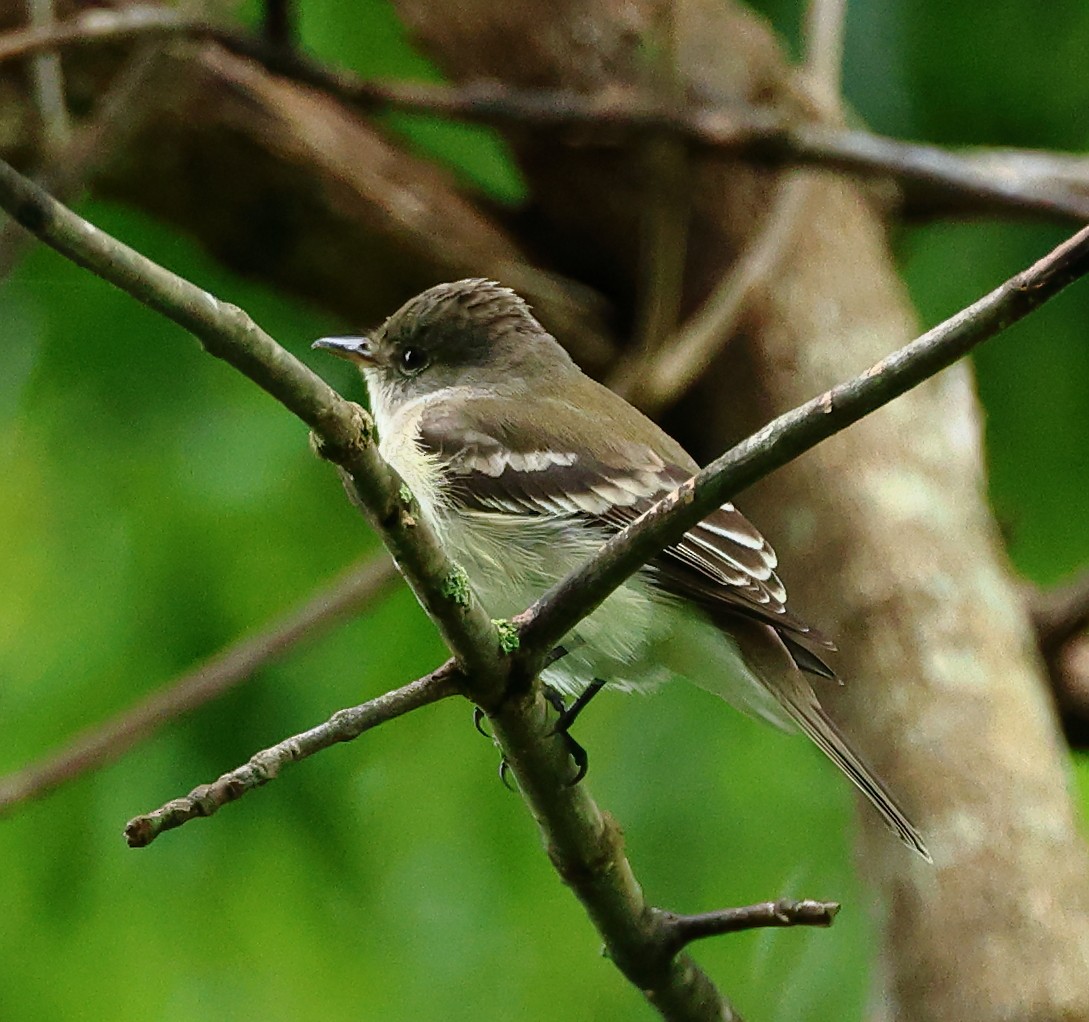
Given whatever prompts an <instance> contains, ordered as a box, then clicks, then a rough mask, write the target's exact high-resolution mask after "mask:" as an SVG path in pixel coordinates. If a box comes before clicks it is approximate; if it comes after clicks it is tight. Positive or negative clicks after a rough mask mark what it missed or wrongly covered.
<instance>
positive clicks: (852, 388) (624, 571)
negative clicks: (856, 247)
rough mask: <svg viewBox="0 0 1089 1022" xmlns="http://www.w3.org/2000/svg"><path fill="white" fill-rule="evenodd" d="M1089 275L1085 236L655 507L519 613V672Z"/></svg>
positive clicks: (746, 443) (757, 436)
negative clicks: (688, 546) (743, 508)
mask: <svg viewBox="0 0 1089 1022" xmlns="http://www.w3.org/2000/svg"><path fill="white" fill-rule="evenodd" d="M1087 272H1089V228H1083V229H1082V230H1081V231H1079V232H1078V233H1077V234H1075V235H1074V236H1073V237H1071V238H1068V239H1067V240H1066V241H1064V242H1063V243H1062V244H1061V245H1059V246H1057V247H1056V248H1054V249H1053V250H1052V251H1051V252H1049V253H1048V254H1047V255H1046V256H1044V257H1043V258H1042V259H1040V260H1038V261H1037V262H1036V263H1034V264H1033V265H1032V266H1031V267H1029V268H1028V269H1027V270H1024V271H1022V272H1021V273H1018V274H1017V275H1016V276H1014V277H1011V278H1010V279H1009V280H1007V281H1006V282H1005V283H1003V284H1002V285H1000V286H999V287H997V288H996V289H995V290H994V291H992V292H991V293H990V294H988V295H985V296H984V297H983V298H981V299H979V300H978V301H977V302H975V303H973V304H972V305H970V306H968V307H967V308H965V309H962V310H961V311H960V312H958V313H957V314H956V315H955V316H952V317H951V318H950V319H948V320H946V321H945V322H944V323H941V324H940V325H938V326H936V327H934V328H933V329H932V330H929V331H927V332H926V333H925V334H923V335H922V336H920V337H918V338H916V339H915V340H914V341H912V342H911V343H910V344H907V345H905V346H904V347H903V348H900V349H899V350H898V351H896V352H893V353H892V354H891V355H888V356H886V357H885V358H883V359H882V360H881V361H880V362H878V363H876V364H875V365H873V366H871V367H870V368H869V369H867V370H866V371H865V372H863V373H862V374H861V375H860V376H857V377H855V378H854V379H852V380H849V381H847V382H845V383H841V384H839V385H838V386H836V387H833V388H832V389H831V390H829V391H826V392H825V393H824V394H821V395H819V396H818V397H815V398H813V399H811V400H810V401H807V402H806V403H805V404H803V405H800V406H799V407H797V408H795V409H793V410H791V411H789V412H786V413H785V414H783V415H780V416H779V417H778V418H777V419H774V420H773V421H772V422H770V423H768V424H767V425H766V426H764V427H763V429H761V430H759V431H758V432H756V433H754V434H753V435H752V436H751V437H749V438H748V439H747V440H743V441H742V442H741V443H739V444H737V445H736V446H735V447H733V448H731V449H730V450H729V451H727V452H726V453H725V454H723V455H722V456H721V457H719V458H716V459H715V460H714V461H713V462H711V464H710V465H708V466H707V467H706V468H704V469H703V470H702V471H700V472H699V473H698V474H697V475H696V476H694V477H693V478H692V479H690V480H689V481H688V482H686V483H684V484H683V485H682V486H680V487H678V488H677V489H676V490H674V491H673V492H672V493H671V494H669V495H668V496H666V497H664V498H663V499H662V500H660V501H658V502H657V503H656V504H655V505H654V506H653V507H651V508H650V509H649V510H647V511H646V512H645V513H644V514H643V515H641V516H640V517H639V518H638V519H637V520H636V521H635V522H633V523H632V524H631V525H629V526H628V527H627V528H626V529H624V530H623V531H622V532H620V533H618V534H617V535H615V536H613V537H612V538H611V539H609V540H608V541H607V542H606V543H604V544H603V545H602V546H601V548H600V549H599V550H598V552H597V553H596V554H595V555H594V557H593V558H591V559H590V560H589V561H587V562H586V563H585V564H584V565H582V567H580V568H577V569H576V570H575V571H573V572H571V574H569V575H568V576H567V577H566V578H565V579H563V580H562V581H561V582H559V583H558V584H557V585H555V586H553V587H552V589H550V590H549V591H548V592H547V593H545V595H544V596H542V597H541V598H540V599H539V600H538V601H537V602H536V603H535V604H534V605H533V607H531V608H530V609H529V610H528V611H527V612H526V613H525V614H523V615H521V616H520V617H519V619H518V620H519V621H520V622H521V625H522V631H521V636H522V644H521V648H520V649H519V651H518V654H517V655H518V657H519V659H521V660H522V666H523V670H525V671H527V672H529V671H531V670H532V669H533V667H534V665H536V664H539V663H541V662H542V660H543V657H544V656H545V655H547V653H548V652H549V651H550V650H551V649H552V648H553V647H554V646H556V645H557V644H558V643H559V642H560V640H561V639H562V637H563V636H564V635H566V634H567V632H569V631H570V630H571V628H573V627H574V626H575V625H576V624H577V623H578V622H579V621H580V620H581V619H582V618H583V617H585V616H586V615H587V614H589V613H591V612H592V611H593V610H594V609H595V608H596V607H598V606H599V605H600V604H601V602H602V601H603V600H605V599H606V598H607V597H608V596H609V594H610V593H612V592H613V590H614V589H616V588H617V587H618V586H620V585H621V584H623V582H624V580H625V579H627V578H628V576H629V575H631V574H632V572H633V571H635V570H637V569H638V568H639V567H640V566H641V565H643V564H645V563H646V562H647V561H648V560H649V559H650V558H651V557H653V556H654V555H655V554H656V553H657V552H658V551H660V550H661V549H663V548H664V547H665V546H667V545H668V544H670V543H674V542H676V541H677V540H679V539H680V538H681V536H682V535H683V534H684V533H685V532H686V531H687V530H688V529H690V528H692V526H694V525H695V524H696V523H697V522H699V521H701V520H702V519H703V518H704V517H705V516H706V515H708V514H709V513H710V512H711V511H713V510H714V509H715V508H717V507H719V506H720V505H721V504H723V503H724V502H725V501H727V500H729V499H730V498H731V497H733V496H734V495H735V494H736V493H737V492H738V491H740V490H743V489H744V488H745V487H746V486H749V485H751V484H752V483H754V482H756V481H757V480H759V479H762V478H763V477H764V476H766V475H768V474H769V473H770V472H773V471H774V470H775V469H777V468H781V467H782V466H783V465H785V464H787V462H789V461H792V460H793V459H794V458H796V457H798V456H799V455H800V454H803V453H804V452H805V451H807V450H809V449H810V448H811V447H815V446H816V445H817V444H818V443H820V442H821V441H822V440H825V439H827V438H828V437H830V436H832V435H833V434H834V433H838V432H839V431H840V430H842V429H845V428H846V427H847V426H849V425H851V424H852V423H854V422H857V421H858V420H859V419H861V418H863V417H864V416H866V415H868V414H869V413H870V412H873V411H875V410H876V409H877V408H880V407H881V406H882V405H884V404H887V403H888V402H890V401H892V400H893V399H894V398H896V397H899V396H900V395H901V394H904V393H906V392H907V391H908V390H911V389H912V388H913V387H916V386H918V385H919V384H920V383H922V382H923V381H924V380H927V379H929V378H930V377H931V376H934V375H935V374H936V373H938V372H940V371H941V370H942V369H945V368H946V367H948V366H950V365H952V364H953V363H954V362H956V361H957V360H958V359H960V358H962V357H963V356H964V355H966V354H967V353H968V352H969V351H970V350H971V349H972V348H974V347H975V346H976V345H978V344H980V343H982V342H983V341H985V340H987V339H989V338H991V337H993V336H995V335H996V334H997V333H999V332H1000V331H1002V330H1004V329H1006V328H1007V327H1009V326H1010V325H1012V324H1013V323H1016V322H1017V321H1018V320H1020V319H1023V318H1024V317H1025V316H1027V315H1028V314H1029V313H1030V312H1032V311H1033V310H1034V309H1036V308H1037V307H1039V306H1040V305H1041V304H1043V303H1044V302H1045V301H1047V300H1048V299H1049V298H1052V297H1054V296H1055V295H1056V294H1058V293H1059V292H1060V291H1061V290H1063V288H1065V287H1066V286H1067V285H1069V284H1071V283H1073V282H1074V281H1075V280H1077V279H1078V278H1079V277H1082V276H1084V275H1085V274H1086V273H1087Z"/></svg>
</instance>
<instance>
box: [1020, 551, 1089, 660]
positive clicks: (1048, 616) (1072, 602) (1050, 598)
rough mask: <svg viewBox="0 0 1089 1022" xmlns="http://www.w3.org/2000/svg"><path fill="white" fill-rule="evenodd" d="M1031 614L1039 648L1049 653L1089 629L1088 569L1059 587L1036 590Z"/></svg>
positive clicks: (1031, 599)
mask: <svg viewBox="0 0 1089 1022" xmlns="http://www.w3.org/2000/svg"><path fill="white" fill-rule="evenodd" d="M1029 613H1030V614H1031V615H1032V623H1033V625H1034V626H1035V627H1036V640H1037V642H1038V643H1039V645H1040V650H1041V652H1042V653H1043V654H1044V656H1045V657H1046V656H1049V655H1051V654H1052V653H1054V652H1055V651H1056V650H1058V649H1059V648H1060V647H1061V646H1063V645H1065V644H1066V643H1067V642H1068V641H1069V640H1070V639H1072V638H1073V637H1074V636H1075V635H1076V634H1077V633H1078V632H1081V631H1084V630H1085V629H1086V628H1089V571H1085V572H1083V573H1082V574H1080V575H1078V576H1076V577H1075V578H1074V579H1073V580H1071V581H1070V582H1067V583H1066V584H1065V585H1062V586H1059V587H1058V588H1056V589H1051V590H1047V591H1043V592H1036V593H1034V594H1033V595H1032V596H1031V597H1030V599H1029Z"/></svg>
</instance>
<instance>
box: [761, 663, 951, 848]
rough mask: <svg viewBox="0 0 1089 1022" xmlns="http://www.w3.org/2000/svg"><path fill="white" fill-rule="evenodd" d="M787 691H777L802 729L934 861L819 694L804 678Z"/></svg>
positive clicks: (896, 828)
mask: <svg viewBox="0 0 1089 1022" xmlns="http://www.w3.org/2000/svg"><path fill="white" fill-rule="evenodd" d="M794 681H795V683H794V684H791V685H790V686H789V690H788V691H787V692H785V693H779V692H777V693H775V694H776V695H777V696H778V698H779V701H780V703H781V704H782V706H783V709H785V710H786V711H787V713H788V714H789V716H790V718H791V720H793V721H794V722H795V723H796V724H797V725H798V727H799V728H801V730H802V731H804V732H805V733H806V734H807V735H808V736H809V737H810V738H811V739H812V740H813V744H814V745H816V746H817V748H818V749H820V750H821V752H823V753H824V754H825V755H826V756H827V757H828V758H829V759H830V760H831V761H832V762H833V763H835V764H836V766H838V767H839V768H840V770H842V771H843V773H844V774H846V775H847V777H848V778H849V779H850V781H851V783H852V784H854V786H855V787H856V788H858V790H859V791H861V792H862V794H863V795H865V796H866V798H868V799H869V800H870V803H871V804H872V805H873V807H874V808H875V809H876V810H877V811H878V812H879V813H880V814H881V818H882V819H883V820H884V821H885V823H886V824H888V826H889V827H890V828H891V830H892V831H893V832H894V833H895V834H896V836H897V837H898V838H899V839H900V840H901V841H903V842H904V844H905V845H907V846H908V847H909V848H913V849H914V850H915V851H916V852H918V853H919V854H920V855H921V856H922V857H923V858H924V859H926V861H927V862H933V861H934V860H933V859H932V858H931V857H930V852H929V851H928V850H927V847H926V842H925V841H923V837H922V835H921V834H920V833H919V830H918V828H917V827H916V826H915V824H913V823H912V822H911V820H909V819H908V817H907V814H906V813H905V812H904V811H903V810H902V809H901V808H900V806H899V805H897V803H896V799H895V798H894V797H893V795H892V793H891V792H890V791H889V789H888V788H886V787H885V785H884V783H883V782H882V781H881V780H880V779H879V778H878V777H877V775H876V774H874V772H873V771H872V770H871V769H870V768H869V767H868V766H866V764H865V763H863V762H862V760H861V759H859V757H858V755H857V754H856V753H855V752H854V750H853V749H852V748H851V747H850V745H848V744H847V742H846V740H845V739H844V738H843V736H842V735H841V734H840V733H839V730H838V729H837V727H836V725H835V724H834V723H833V722H832V720H831V719H830V718H829V717H828V715H827V714H826V713H825V712H824V710H823V709H822V708H821V705H820V703H818V702H817V697H816V696H815V695H814V694H813V690H812V689H811V688H810V687H809V682H808V681H806V680H805V678H804V677H801V676H800V675H799V677H798V678H797V679H794Z"/></svg>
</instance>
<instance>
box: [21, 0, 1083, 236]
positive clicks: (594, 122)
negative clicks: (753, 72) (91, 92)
mask: <svg viewBox="0 0 1089 1022" xmlns="http://www.w3.org/2000/svg"><path fill="white" fill-rule="evenodd" d="M170 35H175V36H189V37H192V38H203V39H211V40H214V41H215V42H217V43H219V44H220V45H221V46H223V47H225V48H226V49H228V50H231V51H232V52H234V53H237V54H239V55H241V56H245V57H248V58H250V59H252V60H256V61H258V62H259V63H261V64H263V65H264V66H265V67H266V68H267V69H268V70H269V71H271V72H273V73H274V74H278V75H282V76H283V77H286V78H290V79H292V80H294V81H297V82H300V83H302V84H304V85H308V86H310V87H311V88H314V89H317V90H319V91H321V92H325V93H327V94H329V95H331V96H334V97H335V98H337V99H338V100H340V101H341V102H343V103H345V104H347V105H349V106H353V107H356V108H359V109H361V110H363V111H364V112H376V111H380V110H385V109H391V108H396V109H400V110H406V111H412V112H417V113H427V114H440V115H445V116H448V117H456V118H460V119H462V120H467V121H473V122H479V123H484V124H493V125H497V126H511V125H523V124H532V125H535V126H537V127H539V128H551V129H554V130H557V131H570V132H574V133H576V134H577V135H578V138H579V142H580V144H582V145H602V146H615V145H621V144H626V142H627V140H628V138H629V136H630V135H631V134H632V133H633V132H634V133H637V134H642V133H647V132H651V133H662V132H673V133H676V134H678V135H680V136H682V137H684V138H687V139H688V140H689V141H690V142H691V143H692V144H694V145H697V146H702V147H706V148H710V149H715V150H717V151H720V152H728V153H732V154H735V155H738V156H743V157H747V158H749V159H752V160H755V161H759V162H763V163H766V164H769V165H774V166H814V167H823V168H827V169H835V170H842V171H846V172H848V173H851V174H859V175H864V176H874V175H876V176H880V177H891V178H893V179H895V180H897V181H899V182H901V183H902V184H903V185H905V186H908V187H910V188H912V189H917V190H919V191H920V193H921V194H922V196H923V198H924V200H925V204H927V205H929V206H930V207H932V208H935V209H938V210H942V209H945V208H950V207H951V208H956V209H961V210H963V209H971V210H983V211H1013V212H1017V213H1022V214H1031V215H1036V216H1045V217H1048V218H1053V219H1056V220H1060V221H1071V220H1073V221H1076V222H1078V223H1084V222H1086V221H1089V175H1086V174H1083V173H1081V172H1080V168H1079V165H1078V164H1077V163H1076V162H1072V158H1071V157H1070V156H1069V154H1062V153H1048V152H1025V151H1018V150H969V151H966V152H964V153H958V152H951V151H949V150H946V149H942V148H940V147H938V146H929V145H924V144H921V143H913V142H903V141H899V140H897V139H891V138H885V137H883V136H880V135H875V134H872V133H870V132H866V131H849V130H845V129H842V128H838V127H833V126H823V125H814V124H799V123H796V122H795V120H794V118H792V117H790V116H788V115H786V114H783V113H781V112H779V111H775V110H767V109H760V108H752V107H745V106H740V105H739V106H731V107H729V108H723V107H717V106H713V105H710V104H705V105H697V106H690V107H687V108H684V109H678V108H676V107H674V106H671V105H664V104H662V103H661V102H660V101H658V100H655V99H654V98H653V97H648V96H646V95H642V94H637V93H634V92H632V91H631V90H626V89H617V90H610V91H609V92H607V93H603V94H599V95H596V96H586V95H583V94H579V93H573V92H568V91H564V90H522V89H515V88H511V87H509V86H507V85H504V84H502V83H498V82H490V81H484V82H471V83H468V84H466V85H461V86H445V85H433V84H426V83H420V82H377V81H365V80H362V79H359V78H357V77H355V76H354V75H351V74H347V73H344V72H338V71H334V70H331V69H330V68H327V67H325V66H323V65H321V64H319V63H317V62H315V61H313V60H310V59H308V58H306V57H305V56H303V55H302V54H300V53H298V52H297V51H288V50H284V49H282V48H280V47H276V46H271V45H269V44H268V43H267V42H266V41H264V40H262V39H260V38H258V37H256V36H253V35H250V34H247V33H244V32H239V31H237V30H234V29H231V28H228V27H224V26H221V25H215V24H212V23H210V22H208V21H206V20H204V19H202V18H199V17H194V16H191V15H186V14H183V13H180V12H175V11H172V10H171V9H169V8H165V7H159V6H155V5H134V6H132V7H126V8H123V9H119V10H107V9H103V8H96V9H95V10H93V11H87V12H85V13H84V14H81V15H79V16H77V17H75V18H72V19H70V20H68V21H65V22H61V23H58V24H56V25H54V26H52V27H51V28H50V29H49V30H48V31H45V30H34V29H23V30H17V31H14V32H9V33H6V34H4V35H2V36H0V61H4V60H11V59H13V58H22V57H26V56H30V55H32V54H34V53H38V52H42V51H44V50H51V49H58V48H61V47H67V46H79V45H88V44H101V43H103V42H107V41H118V40H123V39H130V38H135V37H138V36H161V37H165V36H170Z"/></svg>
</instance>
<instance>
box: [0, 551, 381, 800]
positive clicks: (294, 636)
mask: <svg viewBox="0 0 1089 1022" xmlns="http://www.w3.org/2000/svg"><path fill="white" fill-rule="evenodd" d="M398 577H399V576H398V574H397V571H396V570H395V569H394V567H393V565H392V564H391V563H390V562H389V561H388V560H387V559H386V558H380V559H370V560H366V561H364V562H363V563H362V564H358V565H354V566H353V567H351V568H349V569H348V570H347V571H346V572H344V573H343V574H342V575H341V576H340V577H339V578H337V579H336V580H335V581H334V582H333V583H332V584H331V585H329V586H325V587H323V588H322V589H321V590H319V591H318V592H317V593H314V594H313V595H312V596H311V597H310V598H309V599H308V600H307V601H306V603H305V604H304V605H303V606H301V607H299V608H297V609H296V610H293V611H291V612H290V613H289V614H288V615H286V616H285V617H283V618H282V619H280V620H278V621H275V622H273V624H271V625H270V626H269V627H267V628H266V629H264V630H263V631H261V632H259V633H258V634H257V635H254V636H252V637H250V638H248V639H243V640H242V641H241V642H238V643H236V644H235V645H233V646H230V647H228V648H227V649H224V650H222V651H220V652H219V653H217V654H216V655H215V656H214V657H212V659H211V660H208V661H206V662H205V663H203V664H201V665H200V666H199V667H197V668H196V669H195V670H192V671H189V672H188V673H186V674H184V675H182V677H180V678H178V679H177V680H176V681H174V682H172V683H171V684H168V685H166V686H164V687H163V688H161V689H159V690H157V691H155V692H152V693H151V694H150V695H148V696H147V697H145V698H144V699H142V700H140V702H138V703H136V705H135V706H131V707H129V708H127V709H125V710H123V711H122V712H121V713H119V714H117V715H116V716H114V717H111V718H110V719H109V720H106V721H104V722H103V723H101V724H97V725H95V726H94V727H92V728H89V729H88V730H86V731H84V732H83V733H81V734H79V735H77V736H76V737H75V738H74V739H72V740H71V741H70V742H69V743H68V744H67V745H65V746H64V747H62V748H61V749H59V750H57V751H56V752H53V753H51V754H50V755H48V756H46V757H44V758H42V759H40V760H38V761H37V762H35V763H30V764H29V765H28V766H25V767H23V768H22V769H21V770H18V771H17V772H15V773H12V774H9V775H8V776H7V777H0V815H3V814H4V813H6V812H10V811H11V810H12V809H13V808H15V807H16V806H18V805H20V804H21V803H23V802H26V801H28V800H29V799H32V798H38V797H40V796H42V795H44V794H46V793H47V792H50V791H52V790H53V789H54V788H57V787H59V786H60V785H62V784H65V783H67V782H68V781H71V780H73V779H74V778H76V777H80V776H82V775H83V774H86V773H88V772H89V771H91V770H95V769H97V768H98V767H100V766H103V765H104V764H106V763H111V762H113V761H114V760H115V759H118V758H120V757H121V756H123V755H124V754H125V753H126V752H128V751H129V750H130V749H132V748H133V746H135V745H137V744H138V743H139V742H142V741H143V740H144V739H146V738H148V737H149V736H150V735H152V734H154V733H155V731H157V730H158V729H159V728H160V727H161V726H162V725H163V724H166V723H168V722H170V721H174V720H177V718H178V717H179V716H180V715H181V714H183V713H187V712H189V711H190V710H194V709H196V708H197V707H198V706H204V705H205V704H206V703H209V702H211V701H212V700H213V699H218V698H219V697H220V696H221V695H223V694H224V693H226V692H229V691H230V690H231V689H233V688H236V687H237V686H238V685H240V684H241V683H242V682H244V681H246V680H247V679H249V678H251V677H253V675H254V674H255V673H256V672H257V671H259V670H260V669H261V668H262V667H264V666H265V665H266V664H269V663H272V662H273V661H275V660H277V659H278V658H280V657H282V656H284V655H285V654H286V653H287V652H288V651H289V650H291V649H294V648H295V647H297V646H298V645H299V644H300V643H302V642H303V641H307V640H311V639H314V638H316V637H317V636H318V635H320V634H321V633H322V632H324V631H326V630H328V629H330V628H332V627H333V626H335V625H337V624H339V623H340V622H342V621H344V620H345V619H346V618H348V617H349V616H351V615H354V614H358V613H359V612H360V611H361V610H362V609H363V608H364V607H366V606H367V605H368V604H370V603H371V602H373V601H374V600H375V599H376V598H378V597H380V596H382V595H383V594H384V593H386V592H388V591H389V589H390V586H391V583H392V582H393V581H394V580H395V579H396V578H398Z"/></svg>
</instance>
